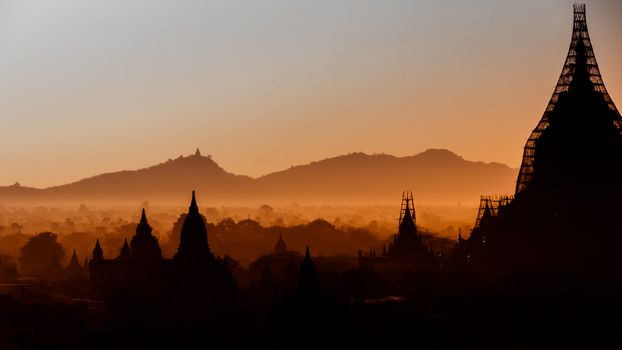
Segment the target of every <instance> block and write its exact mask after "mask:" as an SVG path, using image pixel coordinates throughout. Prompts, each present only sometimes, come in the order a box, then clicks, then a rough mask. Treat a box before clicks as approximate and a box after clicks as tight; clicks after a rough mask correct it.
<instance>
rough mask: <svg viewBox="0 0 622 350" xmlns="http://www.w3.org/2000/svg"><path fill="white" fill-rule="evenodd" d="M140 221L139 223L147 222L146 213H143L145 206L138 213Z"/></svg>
mask: <svg viewBox="0 0 622 350" xmlns="http://www.w3.org/2000/svg"><path fill="white" fill-rule="evenodd" d="M140 223H141V224H146V223H147V214H145V208H143V212H142V213H141V214H140Z"/></svg>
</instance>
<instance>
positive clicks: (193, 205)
mask: <svg viewBox="0 0 622 350" xmlns="http://www.w3.org/2000/svg"><path fill="white" fill-rule="evenodd" d="M189 212H190V213H198V212H199V207H198V206H197V199H196V196H195V194H194V191H192V200H191V201H190V208H189Z"/></svg>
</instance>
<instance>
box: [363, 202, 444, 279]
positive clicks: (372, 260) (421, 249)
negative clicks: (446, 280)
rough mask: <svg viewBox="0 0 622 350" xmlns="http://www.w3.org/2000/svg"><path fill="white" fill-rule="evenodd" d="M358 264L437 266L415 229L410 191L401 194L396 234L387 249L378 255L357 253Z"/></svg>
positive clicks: (374, 253) (413, 208)
mask: <svg viewBox="0 0 622 350" xmlns="http://www.w3.org/2000/svg"><path fill="white" fill-rule="evenodd" d="M359 263H362V264H372V265H378V264H385V263H391V264H394V263H399V264H406V265H410V266H411V267H416V268H421V269H430V268H434V267H436V266H437V262H436V258H435V255H434V254H433V253H431V252H430V251H429V249H428V248H427V247H426V246H425V244H424V242H423V239H422V237H421V234H420V232H419V230H418V229H417V223H416V216H415V206H414V200H413V195H412V192H411V191H404V192H403V193H402V205H401V208H400V217H399V223H398V232H397V234H396V235H394V236H393V240H392V241H391V242H390V244H389V247H388V249H387V248H386V247H385V246H383V248H382V253H381V254H380V255H377V254H376V252H375V251H374V250H372V251H370V252H369V253H368V254H367V255H365V254H363V253H362V252H359Z"/></svg>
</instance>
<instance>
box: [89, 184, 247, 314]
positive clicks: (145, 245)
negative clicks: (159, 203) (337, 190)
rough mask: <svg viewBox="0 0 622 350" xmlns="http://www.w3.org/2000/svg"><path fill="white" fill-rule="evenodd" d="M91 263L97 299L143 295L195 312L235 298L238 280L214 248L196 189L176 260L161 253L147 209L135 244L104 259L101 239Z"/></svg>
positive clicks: (173, 307)
mask: <svg viewBox="0 0 622 350" xmlns="http://www.w3.org/2000/svg"><path fill="white" fill-rule="evenodd" d="M89 267H90V274H89V276H90V281H91V289H92V295H93V297H95V298H97V299H100V300H104V301H107V302H115V301H116V300H118V299H119V298H130V299H132V298H138V299H141V300H142V301H143V302H144V301H148V302H149V303H153V304H156V305H158V304H166V305H168V306H169V307H171V310H175V312H180V313H182V314H183V313H184V312H186V313H188V314H189V315H192V314H195V313H196V312H197V310H201V309H202V307H206V308H210V310H212V311H213V309H214V308H218V309H220V308H223V307H225V306H227V305H232V304H234V303H235V301H236V295H237V292H236V291H237V286H236V282H235V280H234V278H233V275H232V274H231V272H230V271H229V269H228V268H227V266H226V261H225V260H224V259H220V258H216V257H215V256H214V254H213V253H212V252H211V250H210V248H209V244H208V239H207V229H206V227H205V222H204V220H203V218H202V217H201V215H200V214H199V208H198V206H197V203H196V198H195V193H194V191H193V192H192V200H191V202H190V206H189V209H188V214H187V215H186V217H185V219H184V222H183V226H182V230H181V237H180V242H179V247H178V249H177V253H176V254H175V256H174V257H173V258H172V259H165V258H163V257H162V252H161V250H160V246H159V243H158V240H157V238H156V237H155V236H153V234H152V229H151V226H150V225H149V223H148V221H147V215H146V213H145V210H144V209H143V210H142V214H141V218H140V222H139V223H138V225H137V226H136V234H135V235H134V237H132V239H131V243H130V244H129V245H128V243H127V240H125V242H124V244H123V247H121V249H120V252H119V255H118V256H117V257H116V258H114V259H105V258H104V252H103V250H102V248H101V246H100V244H99V240H97V242H96V244H95V248H94V249H93V258H92V259H91V261H90V266H89Z"/></svg>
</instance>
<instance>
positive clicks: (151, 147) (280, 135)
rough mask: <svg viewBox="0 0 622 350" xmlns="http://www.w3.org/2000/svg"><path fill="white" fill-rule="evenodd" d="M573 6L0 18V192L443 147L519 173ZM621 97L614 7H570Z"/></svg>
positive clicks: (228, 9)
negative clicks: (204, 159)
mask: <svg viewBox="0 0 622 350" xmlns="http://www.w3.org/2000/svg"><path fill="white" fill-rule="evenodd" d="M572 3H573V1H565V0H557V1H535V0H530V1H511V2H499V1H493V0H476V1H471V2H464V1H457V0H456V1H431V0H430V1H397V0H396V1H382V2H379V1H355V0H349V1H346V0H342V1H314V2H311V1H309V2H302V1H301V2H283V1H277V0H270V1H265V2H261V3H260V2H256V1H235V2H225V1H222V2H220V1H209V2H206V1H185V2H183V5H179V3H178V2H174V1H164V0H157V1H135V2H132V4H131V5H128V4H127V3H126V2H124V1H117V0H114V1H112V0H111V1H105V2H104V1H101V2H99V3H95V2H84V1H78V0H59V1H54V2H42V1H41V2H34V1H22V0H20V1H4V2H1V3H0V52H1V54H0V106H1V111H2V121H3V126H2V128H1V129H0V130H1V131H0V133H1V137H0V157H1V158H0V159H2V163H3V167H2V168H3V171H2V172H0V184H2V185H8V184H12V183H13V182H15V181H19V182H21V183H22V185H29V186H39V187H41V186H50V185H56V184H62V183H66V182H69V181H74V180H78V179H80V178H83V177H87V176H92V175H95V174H98V173H101V172H107V171H115V170H122V169H135V168H140V167H144V166H149V165H152V164H155V163H159V162H161V161H165V160H166V159H168V158H175V157H177V156H179V155H180V154H184V155H187V154H190V153H193V152H194V149H195V148H196V147H200V148H201V150H202V152H203V153H204V154H212V155H213V157H214V159H215V160H216V161H217V162H218V163H219V164H220V165H221V166H223V167H224V168H225V169H227V170H229V171H232V172H234V173H238V174H247V175H251V176H259V175H262V174H265V173H268V172H271V171H276V170H280V169H283V168H287V167H289V166H291V165H293V164H300V163H307V162H310V161H313V160H318V159H322V158H326V157H330V156H335V155H339V154H344V153H349V152H355V151H363V152H368V153H375V152H377V153H381V152H383V153H390V154H394V155H398V156H403V155H410V154H415V153H418V152H421V151H423V150H425V149H428V148H448V149H450V150H452V151H454V152H456V153H458V154H460V155H462V156H464V157H465V158H467V159H470V160H483V161H499V162H503V163H506V164H508V165H510V166H513V167H517V166H519V162H520V157H521V155H522V147H523V145H524V142H525V140H526V138H527V137H528V135H529V132H530V131H531V129H532V128H533V127H534V126H535V125H536V123H537V121H538V120H539V119H540V117H541V115H542V112H543V111H544V108H545V106H546V103H547V102H548V99H549V98H550V95H551V93H552V91H553V88H554V86H555V83H556V80H557V77H558V75H559V73H560V71H561V68H562V65H563V62H564V58H565V55H566V52H567V48H568V43H569V41H570V34H571V25H572ZM587 11H588V26H589V28H590V34H591V37H592V42H593V44H594V47H595V51H596V57H597V59H598V62H599V64H600V68H601V72H602V73H603V78H604V81H605V84H606V85H607V88H608V89H609V93H610V95H611V96H612V98H613V99H614V101H616V102H618V105H619V104H620V103H622V102H619V101H620V99H622V41H620V40H619V38H621V37H622V21H620V17H621V15H622V2H619V1H588V2H587Z"/></svg>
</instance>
